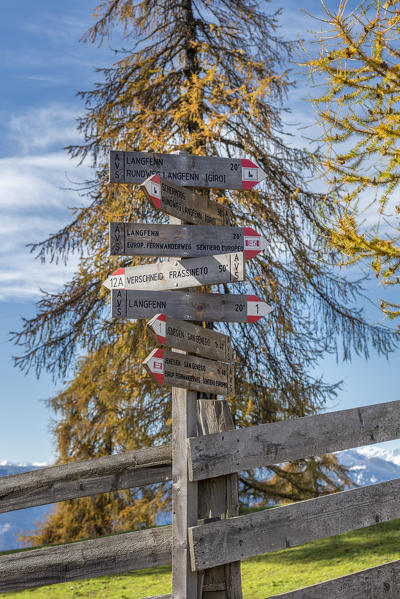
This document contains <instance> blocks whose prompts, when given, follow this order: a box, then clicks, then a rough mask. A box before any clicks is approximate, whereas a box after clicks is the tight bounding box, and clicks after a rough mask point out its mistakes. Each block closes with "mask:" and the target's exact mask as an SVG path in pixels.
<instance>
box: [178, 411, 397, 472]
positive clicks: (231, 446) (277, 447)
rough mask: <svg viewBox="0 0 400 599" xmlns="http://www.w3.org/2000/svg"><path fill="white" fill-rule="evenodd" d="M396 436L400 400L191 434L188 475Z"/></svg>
mask: <svg viewBox="0 0 400 599" xmlns="http://www.w3.org/2000/svg"><path fill="white" fill-rule="evenodd" d="M399 437H400V402H399V401H394V402H390V403H383V404H377V405H372V406H366V407H361V408H354V409H351V410H341V411H338V412H330V413H328V414H318V415H316V416H306V417H305V418H296V419H293V420H285V421H283V422H273V423H270V424H260V425H258V426H252V427H249V428H245V429H240V430H232V431H227V432H223V433H215V434H214V435H207V436H204V437H192V438H190V439H188V445H189V478H190V479H191V480H202V479H205V478H212V477H215V476H221V475H224V474H230V473H232V472H240V471H241V470H247V469H250V468H258V467H261V466H268V465H271V464H278V463H280V462H286V461H293V460H297V459H300V458H306V457H310V456H318V455H323V454H324V453H331V452H334V451H340V450H343V449H350V448H353V447H360V446H361V445H370V444H372V443H381V442H382V441H390V440H392V439H397V438H399Z"/></svg>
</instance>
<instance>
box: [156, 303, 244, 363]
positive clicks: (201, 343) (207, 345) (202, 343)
mask: <svg viewBox="0 0 400 599" xmlns="http://www.w3.org/2000/svg"><path fill="white" fill-rule="evenodd" d="M147 328H148V329H149V331H150V332H151V333H152V335H154V337H155V339H156V340H157V341H158V342H159V343H161V344H162V345H168V346H169V347H174V348H177V349H180V350H182V351H187V352H190V353H191V354H196V355H199V356H204V357H205V358H211V359H213V360H221V361H222V362H232V360H233V351H232V345H231V341H230V339H229V337H228V335H224V334H223V333H218V332H217V331H214V330H213V329H206V328H204V327H202V326H199V325H197V324H193V323H192V322H187V321H185V320H181V319H178V318H172V317H171V316H167V315H166V314H157V315H156V316H154V318H152V319H151V320H150V321H149V322H148V323H147Z"/></svg>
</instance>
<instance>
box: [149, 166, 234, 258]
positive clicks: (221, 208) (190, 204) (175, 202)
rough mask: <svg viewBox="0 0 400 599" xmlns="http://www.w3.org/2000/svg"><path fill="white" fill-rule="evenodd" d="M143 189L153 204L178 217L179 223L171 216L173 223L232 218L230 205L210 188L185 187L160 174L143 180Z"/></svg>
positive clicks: (221, 222)
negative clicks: (211, 195)
mask: <svg viewBox="0 0 400 599" xmlns="http://www.w3.org/2000/svg"><path fill="white" fill-rule="evenodd" d="M142 189H143V191H144V193H145V195H146V197H147V199H148V200H149V201H150V202H151V204H153V206H154V208H156V209H157V210H161V212H164V213H165V214H169V215H170V218H174V219H176V220H179V222H176V223H175V222H174V223H172V222H171V220H170V224H177V225H179V224H182V223H183V222H187V223H191V224H193V225H200V226H201V225H213V226H215V225H229V224H230V223H231V222H232V211H231V209H230V208H229V207H228V206H226V205H224V204H219V203H217V202H214V201H213V200H211V199H210V198H209V193H208V191H205V190H199V189H189V188H187V187H186V188H185V187H182V185H176V184H174V183H171V182H170V181H166V180H165V179H163V178H161V177H159V176H158V175H155V176H151V177H149V178H148V179H147V180H146V181H144V182H143V185H142ZM181 219H182V220H181ZM177 255H178V256H179V253H177Z"/></svg>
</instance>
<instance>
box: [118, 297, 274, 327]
mask: <svg viewBox="0 0 400 599" xmlns="http://www.w3.org/2000/svg"><path fill="white" fill-rule="evenodd" d="M272 310H273V308H272V307H271V306H269V305H268V304H267V303H265V302H263V301H262V300H261V299H260V298H258V297H257V296H256V295H236V294H233V293H226V294H219V293H195V292H190V291H174V292H173V293H171V292H170V291H134V290H126V289H112V291H111V317H112V318H153V316H155V315H156V314H159V313H162V314H167V315H168V316H172V317H173V318H180V319H181V320H194V321H196V320H198V321H205V322H217V321H220V322H257V321H258V320H260V318H263V317H265V316H267V315H268V314H270V313H271V312H272Z"/></svg>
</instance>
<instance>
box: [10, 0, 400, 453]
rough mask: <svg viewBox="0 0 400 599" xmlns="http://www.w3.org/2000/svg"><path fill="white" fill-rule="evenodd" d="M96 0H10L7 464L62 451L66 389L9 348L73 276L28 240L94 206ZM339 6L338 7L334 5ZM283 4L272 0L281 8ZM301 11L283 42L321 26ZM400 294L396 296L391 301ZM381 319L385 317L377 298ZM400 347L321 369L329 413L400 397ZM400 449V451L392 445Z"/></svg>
mask: <svg viewBox="0 0 400 599" xmlns="http://www.w3.org/2000/svg"><path fill="white" fill-rule="evenodd" d="M95 4H96V0H88V1H87V2H82V1H81V0H68V2H54V0H35V2H32V0H2V1H1V8H2V19H1V21H0V48H1V56H2V60H1V61H0V81H1V93H0V374H1V383H2V385H1V387H2V393H1V400H0V401H1V406H0V463H1V462H2V461H12V462H18V463H21V462H36V463H45V462H46V463H51V462H52V461H53V460H54V459H55V448H54V445H53V439H52V435H51V432H50V424H51V418H52V414H51V413H50V411H49V409H48V407H47V406H46V403H45V400H46V399H48V398H50V397H52V395H54V394H55V393H56V391H57V390H58V389H60V388H61V387H62V381H58V382H57V383H54V382H53V381H52V380H51V379H50V377H49V376H47V375H46V374H43V375H42V376H41V377H40V379H39V380H37V379H36V377H35V375H34V373H33V372H32V373H29V374H28V375H26V376H25V375H23V374H21V372H20V371H19V370H17V369H16V368H15V367H13V363H12V356H13V355H16V354H18V352H19V350H18V348H16V347H15V346H14V345H13V344H12V343H11V342H10V331H17V330H19V329H20V328H21V318H22V317H24V318H29V317H31V316H33V315H34V314H35V302H36V301H37V300H38V299H39V298H40V294H41V291H40V290H41V289H44V290H46V291H50V292H51V291H56V290H58V289H60V286H61V285H62V283H63V282H64V281H66V280H68V278H69V276H70V275H71V274H72V272H73V270H74V262H73V260H72V261H71V262H70V263H69V264H68V265H67V266H66V267H65V266H63V265H55V264H48V263H46V264H41V263H40V262H39V261H38V260H35V259H34V256H33V255H32V254H31V253H30V252H29V248H27V244H29V243H34V242H38V241H40V240H43V239H45V238H46V237H47V236H48V235H49V234H51V233H54V232H56V231H57V230H58V229H59V228H61V227H62V226H63V225H65V224H66V223H67V222H68V221H69V218H70V208H71V207H74V206H79V205H81V203H82V202H84V201H85V200H84V199H82V198H80V197H79V195H78V194H77V193H76V192H74V191H73V190H71V189H70V188H71V187H74V183H77V182H79V181H84V180H85V179H86V178H87V177H88V176H90V170H89V168H88V167H87V166H80V167H78V166H77V163H76V162H74V161H72V160H70V159H69V157H68V154H67V153H66V152H65V151H64V150H63V147H65V146H66V145H69V144H73V143H75V142H78V141H79V139H80V138H79V134H78V132H77V130H76V118H77V117H78V116H79V115H80V114H82V112H83V110H84V107H83V104H82V101H81V99H80V98H78V97H77V96H76V92H77V91H78V90H85V89H91V88H92V86H93V84H94V82H95V81H97V80H99V78H100V77H101V75H99V74H98V73H96V72H95V69H96V68H98V67H104V66H107V65H109V64H110V62H111V61H112V60H113V59H114V57H115V55H114V53H113V51H112V48H108V47H107V46H106V47H102V48H98V47H97V46H92V45H88V44H80V43H79V39H80V38H81V36H82V35H83V33H84V32H85V30H86V29H87V28H88V27H89V26H90V24H91V23H92V16H91V12H92V11H93V9H94V7H95ZM329 4H330V6H333V7H334V6H335V5H336V4H337V3H336V1H334V0H331V2H330V3H329ZM275 5H276V6H277V7H278V6H279V5H282V3H277V2H275V0H272V2H271V7H272V8H274V6H275ZM299 5H301V6H302V7H303V8H305V9H306V10H308V11H310V12H314V13H318V11H320V3H319V0H308V1H304V2H300V3H299V2H295V1H294V0H287V1H286V2H285V3H284V10H283V14H282V16H281V23H282V35H284V36H285V37H286V38H288V39H293V38H295V37H296V36H297V35H308V34H307V33H306V32H307V31H308V30H312V29H316V28H317V27H318V25H316V23H315V22H313V21H312V20H311V19H310V18H309V17H308V15H307V14H305V13H304V12H300V9H299ZM296 77H297V78H298V80H299V82H300V85H299V87H298V89H297V90H296V91H295V92H293V93H291V95H290V107H291V109H292V114H291V115H288V116H286V117H285V118H286V120H287V123H288V125H290V126H291V127H292V128H293V132H294V135H295V136H296V137H300V136H302V135H308V134H309V133H307V131H306V130H304V129H303V127H304V126H305V125H308V124H310V123H312V121H313V118H314V115H313V113H312V110H311V109H310V107H309V105H308V103H307V101H306V99H307V97H308V95H309V94H310V93H312V90H311V89H309V88H307V85H308V84H307V82H306V80H305V79H304V78H302V77H301V76H300V75H297V76H296ZM368 292H369V294H370V297H371V298H372V300H376V299H377V297H381V296H383V295H384V290H382V289H379V288H377V284H376V282H375V281H372V282H370V283H369V284H368ZM392 297H394V296H392ZM367 310H368V316H369V318H370V320H371V321H372V322H378V321H379V320H380V319H381V316H380V313H379V311H378V310H377V309H376V308H374V306H373V304H372V303H371V304H369V303H368V308H367ZM399 356H400V352H399V351H397V352H396V353H395V354H393V355H392V356H391V358H390V359H389V361H386V360H385V359H383V358H379V357H377V356H376V355H374V353H373V352H372V353H371V359H370V360H369V362H365V360H363V359H361V358H355V359H354V360H353V361H352V363H351V364H349V363H342V362H339V363H336V361H335V359H334V358H333V357H329V358H327V359H325V360H324V361H323V362H321V364H320V365H319V367H318V373H319V374H324V376H325V377H326V379H327V380H329V381H337V380H339V379H343V381H344V382H343V390H342V391H341V392H340V393H339V395H338V397H337V399H336V400H335V401H334V402H333V403H332V404H330V405H329V406H327V409H330V410H332V409H346V408H351V407H355V406H358V405H368V404H373V403H377V402H381V401H393V400H397V399H400V397H399V395H400V394H399V391H398V383H397V381H396V366H397V368H398V365H399ZM390 446H391V447H400V442H397V441H396V442H393V443H392V444H390Z"/></svg>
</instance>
